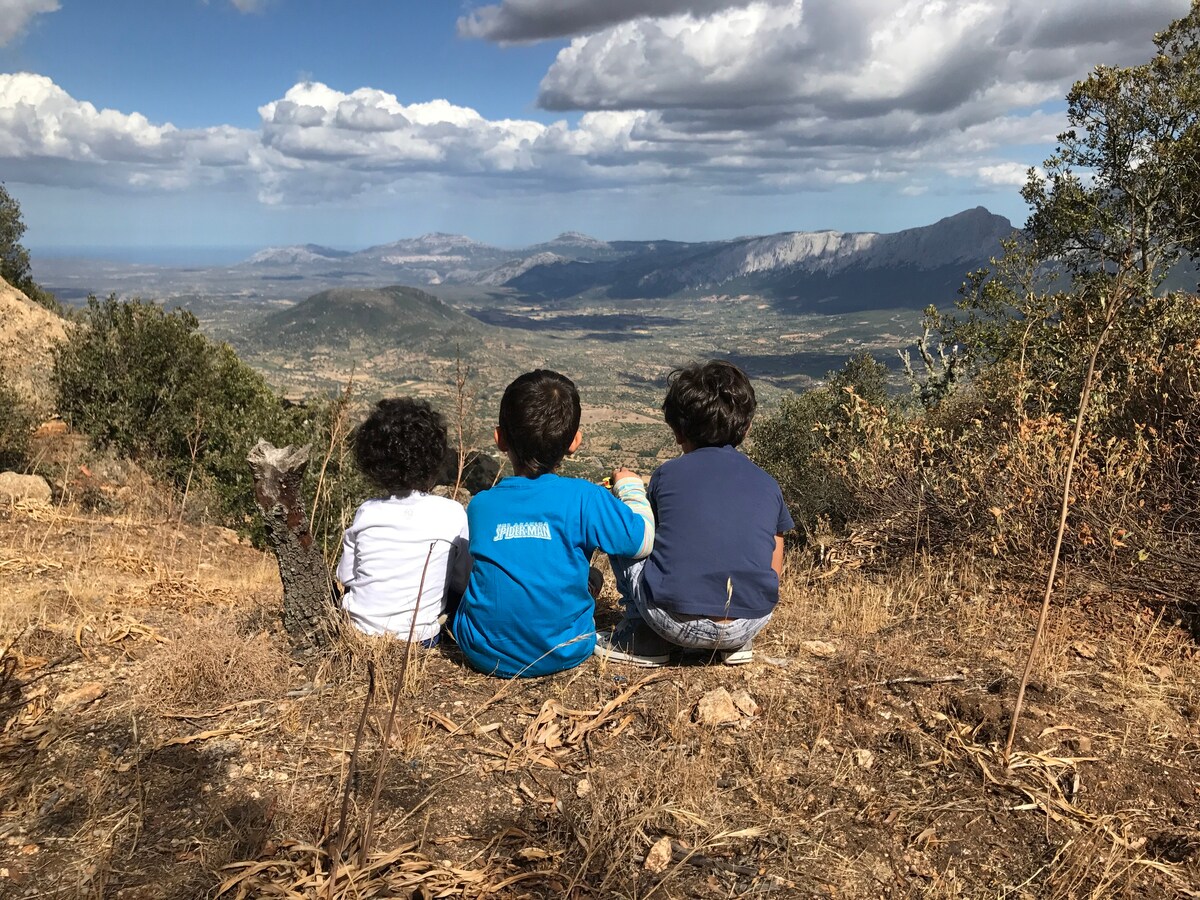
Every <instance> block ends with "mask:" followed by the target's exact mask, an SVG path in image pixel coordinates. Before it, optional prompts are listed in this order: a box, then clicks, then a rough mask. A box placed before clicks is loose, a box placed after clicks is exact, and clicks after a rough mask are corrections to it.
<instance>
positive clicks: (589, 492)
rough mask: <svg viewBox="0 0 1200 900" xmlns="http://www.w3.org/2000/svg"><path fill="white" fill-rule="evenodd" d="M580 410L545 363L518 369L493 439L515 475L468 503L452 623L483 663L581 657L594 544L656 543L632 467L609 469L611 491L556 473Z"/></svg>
mask: <svg viewBox="0 0 1200 900" xmlns="http://www.w3.org/2000/svg"><path fill="white" fill-rule="evenodd" d="M579 418H580V405H579V392H578V391H577V390H576V389H575V385H574V384H573V383H572V382H571V381H570V380H569V379H567V378H565V377H563V376H562V375H559V374H558V373H557V372H551V371H548V370H544V369H539V370H537V371H534V372H528V373H526V374H525V375H522V376H521V377H520V378H518V379H517V380H516V381H514V382H513V383H512V384H510V385H509V386H508V388H507V389H506V390H505V392H504V397H503V399H502V400H501V401H500V420H499V425H498V426H497V427H496V446H497V447H499V448H500V451H501V452H502V453H504V454H506V455H507V456H508V459H509V461H510V462H511V463H512V467H513V472H514V473H515V477H512V478H505V479H504V480H503V481H501V482H500V483H499V484H497V485H496V486H495V487H493V488H491V489H490V490H487V491H484V492H482V493H480V494H477V495H476V496H475V498H474V499H473V500H472V501H471V505H470V506H469V507H468V508H467V521H468V524H469V531H470V535H471V537H470V551H471V556H472V558H473V559H474V565H473V567H472V569H471V576H470V580H469V581H468V583H467V589H466V592H465V593H464V595H463V599H462V603H461V604H460V606H459V608H458V613H457V615H456V616H455V619H454V624H453V631H454V637H455V639H456V640H457V641H458V645H459V647H460V648H462V651H463V655H464V656H466V658H467V662H469V663H470V664H471V666H472V667H473V668H475V669H478V670H479V671H480V672H484V673H487V674H489V675H500V676H503V677H506V678H511V677H514V676H523V677H525V676H533V675H548V674H550V673H552V672H560V671H562V670H564V669H570V668H573V667H574V666H577V665H579V664H580V663H581V662H583V661H584V660H585V659H587V658H588V657H589V656H591V655H592V649H593V647H594V645H595V640H596V634H595V630H596V626H595V621H594V615H595V601H593V599H592V596H591V594H590V593H589V591H588V562H589V560H590V559H591V556H592V553H593V552H594V551H595V550H596V549H600V550H603V551H604V552H605V553H609V554H616V555H618V556H624V557H637V558H640V557H644V556H645V555H646V554H647V553H649V552H650V547H651V546H652V545H653V543H654V519H653V517H652V515H651V513H650V505H649V503H648V502H647V501H646V493H645V488H644V487H643V486H642V480H641V478H639V477H638V476H637V475H634V474H633V473H632V472H629V473H626V474H625V475H624V476H623V477H621V478H620V479H615V480H614V486H613V492H612V493H610V492H609V491H607V490H605V489H604V488H602V487H600V486H599V485H596V484H592V483H591V482H589V481H583V480H581V479H578V478H563V477H561V476H559V475H556V474H555V472H554V470H555V469H557V468H558V465H559V463H561V462H562V459H563V457H564V456H566V455H567V454H569V453H573V452H574V451H575V449H576V448H577V447H578V446H579V442H580V440H581V435H580V432H579ZM614 493H615V494H616V495H617V496H613V494H614ZM618 497H619V498H620V499H618Z"/></svg>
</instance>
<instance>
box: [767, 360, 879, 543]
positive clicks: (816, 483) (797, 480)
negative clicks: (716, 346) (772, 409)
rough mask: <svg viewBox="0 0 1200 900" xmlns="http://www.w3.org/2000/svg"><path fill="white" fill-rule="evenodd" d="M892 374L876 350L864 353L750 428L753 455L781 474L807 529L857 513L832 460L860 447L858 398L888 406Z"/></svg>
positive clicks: (798, 517)
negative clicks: (854, 425) (854, 421)
mask: <svg viewBox="0 0 1200 900" xmlns="http://www.w3.org/2000/svg"><path fill="white" fill-rule="evenodd" d="M886 377H887V370H886V369H885V368H884V366H883V365H881V364H880V363H879V362H877V361H876V360H875V359H874V358H873V357H872V356H871V354H870V353H866V352H863V353H859V354H857V355H855V356H853V357H851V358H850V359H849V360H847V362H846V365H845V366H844V367H843V368H842V369H841V370H840V371H838V372H831V373H830V374H829V376H828V377H827V381H826V384H824V385H823V386H821V387H819V388H815V389H814V390H811V391H808V392H807V393H804V394H801V395H799V396H794V397H785V398H784V400H783V402H782V404H781V405H780V407H779V410H778V412H776V413H775V414H774V415H771V416H764V417H762V418H760V419H758V420H757V421H755V423H754V425H753V427H752V428H751V429H750V442H749V447H748V450H749V453H750V456H751V457H752V458H753V459H754V460H755V461H756V462H757V463H758V464H759V465H760V466H762V467H763V468H764V469H765V470H766V471H768V472H770V473H771V474H772V475H773V476H775V479H776V480H777V481H778V482H779V485H780V487H781V488H782V489H783V496H784V499H785V500H786V501H787V504H788V508H789V510H791V513H792V517H793V518H794V519H795V521H796V525H797V526H798V527H800V528H801V529H803V530H804V531H806V532H809V531H812V530H813V529H814V528H815V527H816V526H817V523H818V521H820V520H822V519H826V520H828V521H829V522H830V524H832V525H833V526H834V527H838V528H840V527H842V526H843V525H845V523H846V522H847V521H848V519H850V518H851V517H852V516H853V515H854V512H855V503H854V498H853V495H852V494H851V492H850V491H849V490H848V489H847V486H846V484H845V483H844V481H843V479H842V476H841V475H840V474H839V473H838V472H837V471H835V469H834V468H833V467H832V466H831V465H830V460H831V459H832V458H835V457H837V456H839V455H843V454H848V453H850V452H852V451H853V449H854V448H853V445H854V443H855V441H856V439H857V437H856V434H855V433H854V432H853V431H852V430H849V429H848V428H847V426H848V425H849V424H850V421H851V409H852V405H853V404H854V403H855V402H859V401H861V402H863V403H867V404H870V405H874V406H883V405H886V403H887V386H886ZM855 398H857V401H856V399H855Z"/></svg>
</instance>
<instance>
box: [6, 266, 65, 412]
mask: <svg viewBox="0 0 1200 900" xmlns="http://www.w3.org/2000/svg"><path fill="white" fill-rule="evenodd" d="M65 337H66V323H65V322H64V320H63V319H61V318H59V317H58V316H56V315H54V313H52V312H50V311H49V310H47V309H45V308H44V307H41V306H38V305H37V304H36V303H34V302H33V301H31V300H30V299H29V298H28V297H26V296H25V295H24V294H23V293H21V292H20V291H18V290H17V289H16V288H14V287H13V286H12V285H10V284H9V283H8V282H7V281H5V280H4V279H3V278H0V377H2V378H3V379H4V380H5V381H7V382H8V384H9V385H11V386H12V387H13V388H14V389H16V390H17V391H18V393H20V394H21V396H22V397H23V398H24V399H26V400H27V401H29V402H31V403H32V405H33V406H34V408H35V410H36V411H37V412H39V413H45V412H47V411H48V410H49V409H50V408H51V399H52V398H51V386H50V373H51V370H52V369H53V367H54V347H55V345H56V344H58V343H59V342H60V341H62V340H63V339H64V338H65Z"/></svg>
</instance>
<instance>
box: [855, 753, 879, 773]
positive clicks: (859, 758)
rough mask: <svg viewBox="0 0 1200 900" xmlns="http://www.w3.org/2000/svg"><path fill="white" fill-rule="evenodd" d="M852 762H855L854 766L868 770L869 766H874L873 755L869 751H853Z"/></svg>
mask: <svg viewBox="0 0 1200 900" xmlns="http://www.w3.org/2000/svg"><path fill="white" fill-rule="evenodd" d="M854 762H855V765H857V766H859V767H861V768H863V769H869V768H871V766H873V765H875V754H874V753H872V752H871V751H870V750H864V749H858V750H855V751H854Z"/></svg>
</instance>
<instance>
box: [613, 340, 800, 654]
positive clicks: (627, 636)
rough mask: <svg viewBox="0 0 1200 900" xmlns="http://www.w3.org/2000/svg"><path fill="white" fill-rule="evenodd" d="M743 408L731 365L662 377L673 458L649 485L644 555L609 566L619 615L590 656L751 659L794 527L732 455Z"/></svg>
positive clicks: (743, 388) (778, 500) (758, 476)
mask: <svg viewBox="0 0 1200 900" xmlns="http://www.w3.org/2000/svg"><path fill="white" fill-rule="evenodd" d="M755 408H756V401H755V397H754V387H753V385H751V384H750V379H748V378H747V377H746V375H745V373H744V372H742V370H741V369H739V368H738V367H737V366H735V365H733V364H732V363H728V362H723V361H720V360H713V361H710V362H707V363H704V364H695V365H691V366H688V367H687V368H684V369H677V370H675V371H674V372H672V373H671V375H670V379H669V384H668V388H667V396H666V399H665V400H664V401H663V414H664V416H665V418H666V420H667V425H669V426H670V428H671V431H672V432H673V433H674V435H675V440H676V442H677V443H678V444H679V445H680V447H682V448H683V455H682V456H680V457H678V458H677V459H673V460H670V461H669V462H666V463H663V464H662V465H661V466H659V468H658V469H657V470H656V471H655V472H654V475H653V477H652V478H651V479H650V506H651V509H652V510H653V512H654V520H655V538H654V549H653V552H652V553H651V554H650V556H649V557H648V558H647V559H646V560H644V561H642V560H633V559H622V558H619V557H617V558H613V560H612V566H613V573H614V575H615V576H616V581H617V589H618V590H619V591H620V592H621V598H622V601H623V602H624V604H625V618H624V620H623V621H622V622H621V624H620V625H618V626H617V628H616V629H614V630H613V631H612V632H611V633H609V634H606V635H600V636H599V637H598V638H597V640H596V650H595V653H596V655H597V656H600V657H605V658H608V659H612V660H616V661H618V662H624V663H629V664H631V665H638V666H647V667H648V666H661V665H663V664H664V663H666V662H667V661H668V660H669V658H670V655H671V653H672V652H673V651H675V650H679V649H681V648H683V649H690V650H709V651H714V652H716V653H717V654H719V656H720V658H721V659H723V660H724V662H726V663H729V664H737V663H743V662H749V661H750V660H751V659H752V658H753V652H752V650H751V647H750V645H751V642H752V641H753V639H754V636H755V635H756V634H757V633H758V632H759V631H761V630H762V628H763V627H764V626H765V625H766V624H767V622H768V621H769V620H770V618H771V613H772V611H773V610H774V608H775V604H776V603H778V602H779V573H780V571H781V570H782V568H783V535H784V533H785V532H787V531H790V530H791V529H792V528H793V527H794V523H793V522H792V517H791V516H790V515H789V514H788V509H787V505H786V504H785V503H784V502H783V492H782V491H781V490H780V489H779V484H778V483H777V482H776V481H775V479H774V478H772V477H771V476H770V475H768V474H767V473H766V472H764V471H763V470H762V469H760V468H759V467H758V466H756V465H755V464H754V463H753V462H751V461H750V460H749V459H748V458H747V457H746V456H745V455H743V454H742V453H741V452H740V451H738V450H737V446H738V444H740V443H741V442H742V441H743V439H745V437H746V433H747V432H748V431H749V430H750V421H751V419H753V418H754V410H755ZM616 474H620V470H618V473H616Z"/></svg>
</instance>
